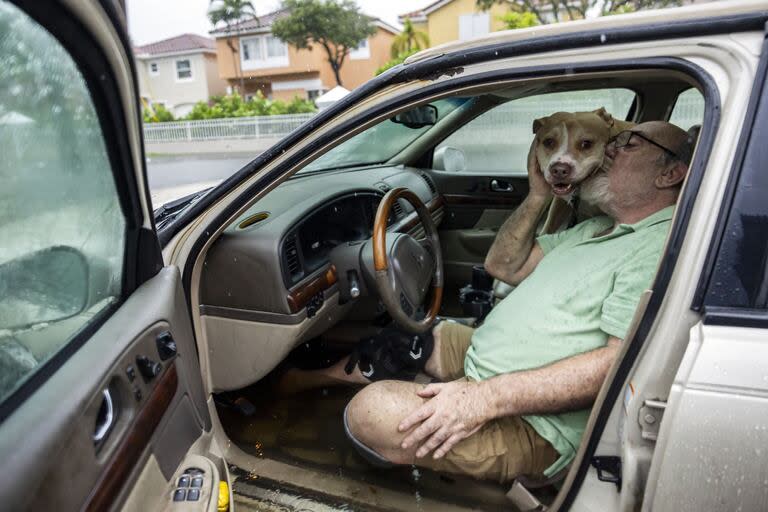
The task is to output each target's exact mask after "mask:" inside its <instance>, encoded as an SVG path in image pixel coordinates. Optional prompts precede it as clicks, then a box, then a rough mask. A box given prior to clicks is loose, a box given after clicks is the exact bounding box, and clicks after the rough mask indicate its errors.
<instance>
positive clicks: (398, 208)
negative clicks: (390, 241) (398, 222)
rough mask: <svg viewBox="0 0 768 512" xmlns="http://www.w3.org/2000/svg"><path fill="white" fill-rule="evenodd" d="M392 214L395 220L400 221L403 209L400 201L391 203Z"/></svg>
mask: <svg viewBox="0 0 768 512" xmlns="http://www.w3.org/2000/svg"><path fill="white" fill-rule="evenodd" d="M392 213H394V214H395V218H396V219H400V218H402V216H403V207H402V205H401V204H400V201H398V200H396V201H395V202H394V203H392Z"/></svg>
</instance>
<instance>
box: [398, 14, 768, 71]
mask: <svg viewBox="0 0 768 512" xmlns="http://www.w3.org/2000/svg"><path fill="white" fill-rule="evenodd" d="M766 10H768V1H766V0H724V1H720V2H709V3H703V4H694V5H687V6H685V7H676V8H670V9H654V10H647V11H640V12H635V13H631V14H617V15H612V16H602V17H599V18H593V19H586V20H576V21H567V22H563V23H552V24H549V25H539V26H536V27H530V28H521V29H516V30H502V31H499V32H492V33H490V34H486V35H484V36H480V37H477V38H473V39H468V40H464V41H452V42H450V43H444V44H441V45H438V46H435V47H432V48H427V49H426V50H423V51H420V52H418V53H416V54H414V55H412V56H410V57H408V59H406V60H405V64H411V63H413V62H418V61H422V60H427V59H430V58H432V57H437V56H439V55H443V54H445V53H453V52H457V51H461V50H468V49H474V48H479V47H483V46H488V45H494V44H499V43H511V42H517V41H523V40H526V39H534V38H539V37H548V36H549V37H551V36H558V35H562V34H570V33H575V32H586V31H597V30H610V29H615V28H622V27H630V26H635V25H646V24H658V23H665V22H670V21H674V22H680V21H690V20H697V19H702V18H713V17H719V16H734V15H741V14H749V13H759V12H763V13H764V12H765V11H766ZM605 42H610V40H609V39H608V40H606V41H605Z"/></svg>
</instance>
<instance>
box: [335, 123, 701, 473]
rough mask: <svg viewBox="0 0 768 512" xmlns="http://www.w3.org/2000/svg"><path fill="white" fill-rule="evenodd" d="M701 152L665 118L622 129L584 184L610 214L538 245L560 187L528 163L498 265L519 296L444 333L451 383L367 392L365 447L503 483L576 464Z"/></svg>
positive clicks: (354, 407) (435, 354) (359, 398)
mask: <svg viewBox="0 0 768 512" xmlns="http://www.w3.org/2000/svg"><path fill="white" fill-rule="evenodd" d="M690 146H691V145H690V143H689V141H688V136H687V134H686V132H685V131H683V130H681V129H680V128H677V127H676V126H673V125H671V124H669V123H665V122H660V121H654V122H648V123H643V124H640V125H637V126H636V127H635V128H633V129H632V130H631V131H628V132H622V133H621V134H619V135H618V136H617V137H616V138H615V139H614V140H613V141H612V142H611V143H610V144H609V145H608V146H607V148H606V163H605V165H604V166H603V169H602V170H600V171H598V172H597V173H595V174H594V175H593V176H592V177H590V178H589V179H588V180H587V181H585V182H584V183H583V184H582V186H581V194H582V197H583V198H585V199H586V200H588V201H590V202H591V203H593V204H597V205H599V206H600V207H601V209H602V210H603V211H604V212H605V213H606V214H607V216H601V217H596V218H593V219H590V220H587V221H584V222H582V223H581V224H578V225H577V226H575V227H573V228H571V229H569V230H567V231H564V232H561V233H557V234H554V235H545V236H541V237H539V238H538V239H535V238H534V237H535V228H536V225H537V223H538V220H539V219H540V218H541V216H542V214H543V212H544V210H545V209H546V207H547V205H548V203H549V199H550V188H549V186H548V185H547V183H546V182H545V181H544V178H543V176H542V174H541V171H540V169H538V166H537V165H536V163H535V161H531V162H529V181H530V192H529V195H528V197H527V198H526V200H525V201H524V202H523V204H522V205H521V206H520V207H519V208H518V209H517V210H516V211H515V212H514V214H513V215H512V216H511V217H510V218H509V219H508V220H507V221H506V222H505V224H504V225H503V226H502V228H501V229H500V231H499V235H498V236H497V238H496V240H495V241H494V244H493V246H492V247H491V249H490V251H489V253H488V256H487V258H486V268H487V269H488V271H489V272H490V273H491V274H492V275H494V276H495V277H497V278H498V279H501V280H503V281H506V282H508V283H510V284H515V285H517V288H515V290H514V291H513V292H512V293H511V294H510V295H509V296H508V297H506V298H505V299H504V300H503V301H501V302H500V303H499V304H498V305H497V306H496V307H495V308H494V309H493V310H492V311H491V313H490V314H489V315H488V317H487V318H486V320H485V323H484V324H483V325H482V326H481V327H479V328H478V329H476V330H474V331H473V330H472V329H470V328H467V327H464V326H461V325H458V324H451V323H441V324H439V325H437V326H436V327H435V329H434V349H433V351H432V354H431V356H430V357H429V359H428V361H427V362H426V366H425V371H426V372H427V373H429V374H430V375H432V376H434V377H437V378H438V379H440V380H441V381H443V382H445V383H443V384H429V385H427V386H426V387H423V386H420V385H417V384H415V383H412V382H403V381H392V380H383V381H379V382H374V383H372V384H370V385H369V386H367V387H365V388H364V389H362V390H361V391H360V392H359V393H358V394H357V395H356V396H355V397H354V398H353V400H352V401H351V402H350V404H349V405H348V407H347V410H346V411H345V424H346V426H347V429H348V433H349V435H350V437H351V438H352V439H353V440H354V441H355V442H356V444H358V447H360V448H361V450H363V451H364V452H365V453H367V454H368V455H369V456H370V457H372V458H374V459H379V460H380V461H381V462H387V461H388V462H390V463H394V464H416V465H420V466H425V467H430V468H433V469H437V470H443V471H450V472H455V473H462V474H468V475H471V476H474V477H477V478H487V479H493V480H497V481H499V482H507V481H510V480H512V479H514V478H515V477H516V476H518V475H520V474H526V475H530V476H533V477H541V476H542V475H543V476H551V475H553V474H555V473H557V472H558V471H560V470H561V469H563V468H565V467H566V466H567V465H568V464H569V463H570V462H571V460H572V459H573V457H574V455H575V453H576V450H577V448H578V445H579V442H580V440H581V436H582V434H583V432H584V427H585V425H586V421H587V417H588V415H589V409H588V408H589V407H590V406H591V404H592V403H593V401H594V400H595V397H596V396H597V393H598V390H599V389H600V386H601V385H602V383H603V380H604V379H605V376H606V373H607V372H608V369H609V367H610V366H611V364H612V363H613V361H614V359H615V358H616V354H617V352H618V351H619V347H620V345H621V343H622V341H623V339H624V338H625V337H626V335H627V331H628V329H629V326H630V322H631V320H632V317H633V316H634V313H635V309H636V307H637V304H638V301H639V299H640V296H641V294H642V292H643V291H644V290H645V289H647V288H648V287H649V286H650V284H651V280H652V279H653V276H654V274H655V272H656V267H657V264H658V260H659V256H660V254H661V251H662V248H663V245H664V242H665V240H666V236H667V232H668V230H669V227H670V223H671V219H672V213H673V208H674V204H675V202H676V200H677V196H678V193H679V191H680V187H681V184H682V182H683V180H684V179H685V175H686V172H687V163H688V160H689V159H690ZM534 160H535V159H534ZM358 380H360V378H359V376H358Z"/></svg>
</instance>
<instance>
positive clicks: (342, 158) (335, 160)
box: [300, 97, 471, 172]
mask: <svg viewBox="0 0 768 512" xmlns="http://www.w3.org/2000/svg"><path fill="white" fill-rule="evenodd" d="M470 99H471V98H467V97H458V98H445V99H442V100H437V101H434V102H432V103H430V104H431V105H433V106H434V107H435V108H437V122H438V123H439V122H440V121H441V120H443V119H445V117H446V116H447V115H448V114H450V113H451V112H453V111H454V110H456V109H457V108H458V107H460V106H462V105H464V104H466V103H467V102H468V101H469V100H470ZM433 127H434V126H424V127H421V128H409V127H408V126H406V125H405V124H400V123H396V122H394V121H393V120H392V119H387V120H385V121H382V122H380V123H378V124H377V125H375V126H372V127H370V128H368V129H367V130H365V131H364V132H361V133H358V134H357V135H355V136H354V137H352V138H351V139H349V140H347V141H345V142H343V143H341V144H339V145H338V146H336V147H335V148H333V149H332V150H330V151H329V152H327V153H326V154H324V155H323V156H321V157H320V158H318V159H317V160H315V161H314V162H312V163H310V164H309V165H307V166H306V167H304V169H302V170H301V171H300V172H315V171H324V170H331V169H338V168H343V167H353V166H358V165H367V164H379V163H382V162H386V161H387V160H389V159H390V158H392V157H393V156H395V155H396V154H398V153H399V152H400V151H402V150H403V149H405V148H406V147H408V146H409V145H410V144H412V143H413V142H414V141H415V140H416V139H418V138H419V137H421V136H422V135H424V134H425V133H426V132H428V131H429V130H431V129H432V128H433Z"/></svg>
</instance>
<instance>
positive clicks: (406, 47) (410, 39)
mask: <svg viewBox="0 0 768 512" xmlns="http://www.w3.org/2000/svg"><path fill="white" fill-rule="evenodd" d="M428 46H429V36H428V35H427V34H425V33H424V32H420V31H418V30H416V29H414V28H413V24H412V23H411V20H410V19H408V18H406V20H405V23H403V31H402V32H400V33H399V34H398V35H397V36H395V39H394V40H393V41H392V48H391V53H392V58H393V59H396V58H397V56H398V55H400V54H402V53H410V52H412V51H414V50H423V49H424V48H427V47H428Z"/></svg>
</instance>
